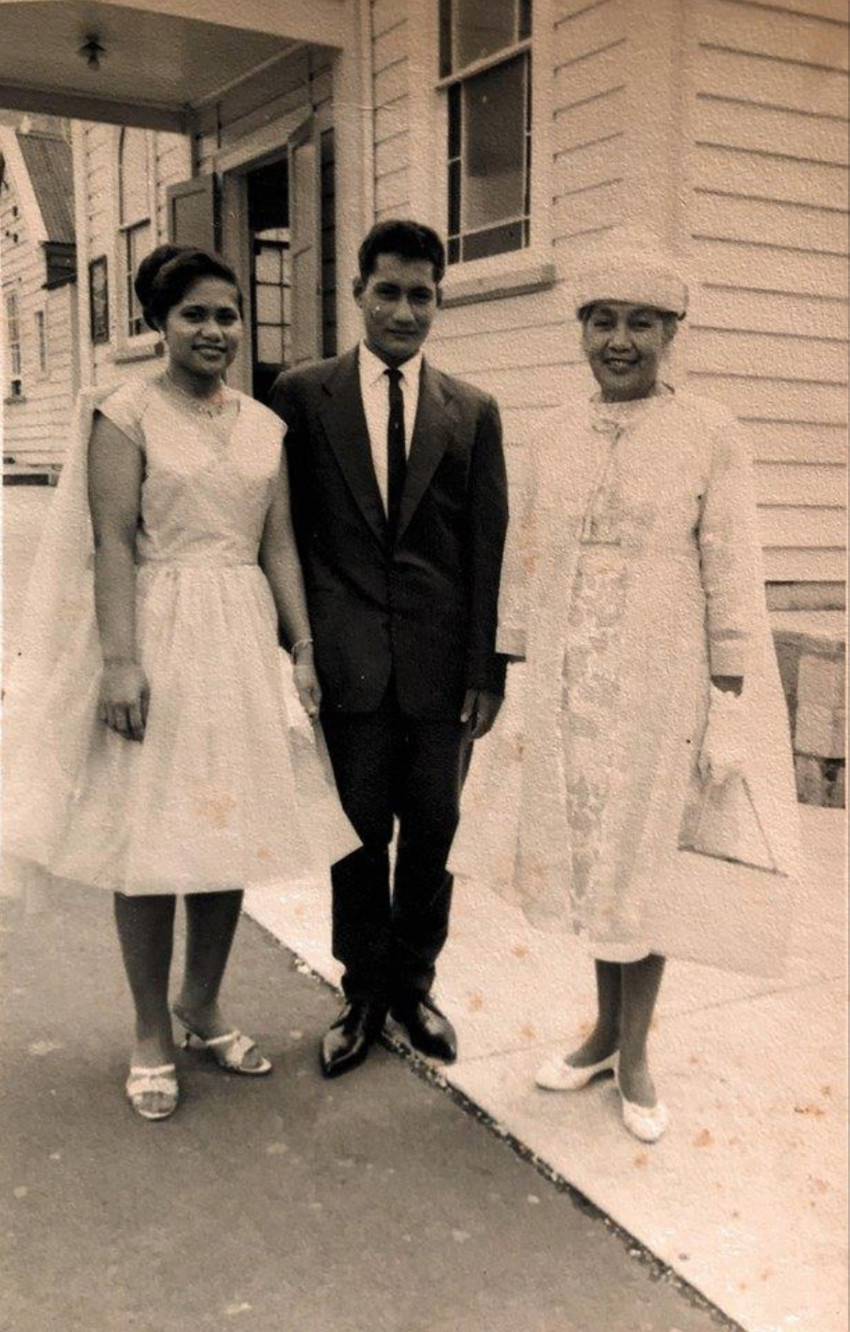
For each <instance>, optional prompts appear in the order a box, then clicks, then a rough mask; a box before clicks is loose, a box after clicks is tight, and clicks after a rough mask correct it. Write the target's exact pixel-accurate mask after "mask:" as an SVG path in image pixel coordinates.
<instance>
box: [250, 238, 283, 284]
mask: <svg viewBox="0 0 850 1332" xmlns="http://www.w3.org/2000/svg"><path fill="white" fill-rule="evenodd" d="M254 271H255V274H256V278H257V281H258V282H280V251H279V250H278V249H272V247H271V246H266V247H265V248H263V249H260V250H258V251H257V255H256V259H255V262H254Z"/></svg>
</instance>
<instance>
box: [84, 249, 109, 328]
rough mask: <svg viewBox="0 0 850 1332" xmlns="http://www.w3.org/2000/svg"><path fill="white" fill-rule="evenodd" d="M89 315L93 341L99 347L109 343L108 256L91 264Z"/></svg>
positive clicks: (92, 261) (103, 255)
mask: <svg viewBox="0 0 850 1332" xmlns="http://www.w3.org/2000/svg"><path fill="white" fill-rule="evenodd" d="M89 314H90V324H91V340H92V343H93V344H94V345H95V346H97V345H98V344H99V343H101V342H108V341H109V276H108V273H107V267H106V255H105V254H102V255H99V256H98V258H97V259H92V260H91V262H90V263H89Z"/></svg>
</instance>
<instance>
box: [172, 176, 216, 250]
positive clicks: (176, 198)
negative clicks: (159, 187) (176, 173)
mask: <svg viewBox="0 0 850 1332" xmlns="http://www.w3.org/2000/svg"><path fill="white" fill-rule="evenodd" d="M166 196H167V200H168V239H169V240H170V241H171V242H172V243H173V244H174V245H194V246H197V248H198V249H199V250H217V249H218V244H219V241H218V225H217V217H216V204H217V200H216V187H215V176H214V175H213V174H212V173H210V174H209V175H205V176H193V177H192V179H191V180H183V181H181V182H180V184H179V185H169V187H168V189H167V191H166Z"/></svg>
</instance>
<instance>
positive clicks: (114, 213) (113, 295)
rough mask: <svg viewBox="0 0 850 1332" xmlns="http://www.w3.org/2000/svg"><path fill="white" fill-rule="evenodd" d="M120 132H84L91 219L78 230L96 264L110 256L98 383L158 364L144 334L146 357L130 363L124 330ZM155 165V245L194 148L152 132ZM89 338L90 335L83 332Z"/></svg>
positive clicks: (91, 127)
mask: <svg viewBox="0 0 850 1332" xmlns="http://www.w3.org/2000/svg"><path fill="white" fill-rule="evenodd" d="M118 133H119V132H118V130H117V128H116V127H115V126H113V125H103V124H88V125H86V126H85V127H84V145H85V148H84V158H85V162H86V190H85V195H86V217H85V219H83V221H82V223H81V221H80V219H79V218H78V219H77V223H78V228H79V227H81V225H82V226H84V227H85V238H86V239H85V246H84V247H83V252H84V253H88V255H89V256H90V257H91V258H92V259H95V258H97V257H98V256H99V255H106V261H107V267H108V276H109V333H110V340H109V342H108V343H102V344H100V345H99V346H97V347H94V348H93V349H92V352H93V358H92V359H93V373H94V381H95V383H96V384H103V385H108V384H112V383H120V382H121V381H122V380H124V379H126V378H127V377H128V376H129V375H130V374H134V373H139V372H140V371H141V372H144V371H145V370H148V371H149V370H150V369H151V368H152V363H153V354H154V353H153V345H152V343H153V340H152V338H151V337H150V336H149V335H147V334H145V335H143V340H142V342H141V344H140V350H141V352H142V354H141V357H140V358H138V359H134V360H131V361H128V360H127V358H126V355H125V352H126V350H127V343H126V339H124V338H123V336H122V329H121V327H120V325H121V321H122V320H123V318H124V314H123V300H122V283H123V273H122V269H121V264H120V246H119V243H118V231H117V227H118V201H117V187H118V174H117V152H118ZM149 133H150V143H151V161H152V163H153V164H154V172H155V178H154V192H153V200H154V202H153V217H154V222H155V235H154V237H153V243H154V245H159V244H161V243H162V242H163V241H164V240H165V239H167V236H168V218H167V213H166V191H167V189H168V186H169V185H175V184H177V183H178V182H179V181H181V180H185V179H186V177H187V176H188V175H189V174H190V163H191V154H190V145H189V142H188V140H187V138H186V137H185V136H184V135H182V134H167V133H164V132H153V131H150V132H149ZM81 336H84V337H88V336H89V330H88V329H87V328H86V329H83V330H81Z"/></svg>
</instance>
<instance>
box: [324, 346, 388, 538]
mask: <svg viewBox="0 0 850 1332" xmlns="http://www.w3.org/2000/svg"><path fill="white" fill-rule="evenodd" d="M324 391H325V394H326V395H327V396H326V405H325V407H324V409H323V410H322V411H321V413H320V415H321V418H322V423H323V425H324V428H325V433H326V434H327V437H328V441H329V443H330V445H331V448H332V449H333V451H334V454H335V455H336V459H337V462H338V463H339V465H340V468H341V469H342V473H343V475H344V477H345V479H346V481H347V482H348V485H349V488H350V490H351V493H352V495H353V496H354V499H355V500H356V502H357V505H358V507H359V508H360V511H361V513H362V514H363V517H364V518H365V520H366V522H367V523H368V524H369V527H370V528H371V529H372V531H373V532H374V534H375V536H376V537H377V538H378V540H379V541H381V542H384V541H385V540H386V535H387V519H386V514H385V512H384V505H383V501H382V500H381V492H380V490H379V489H378V481H377V478H376V476H375V468H374V465H373V463H372V446H371V444H370V443H369V429H368V427H367V425H366V413H365V412H364V410H363V398H362V396H361V393H360V373H359V369H358V361H357V349H356V348H355V349H354V350H353V351H350V352H347V353H346V354H345V355H344V356H343V357H341V358H340V360H339V361H338V362H337V365H336V367H335V370H334V372H333V373H332V374H331V375H329V376H328V379H327V380H326V381H325V384H324Z"/></svg>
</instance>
